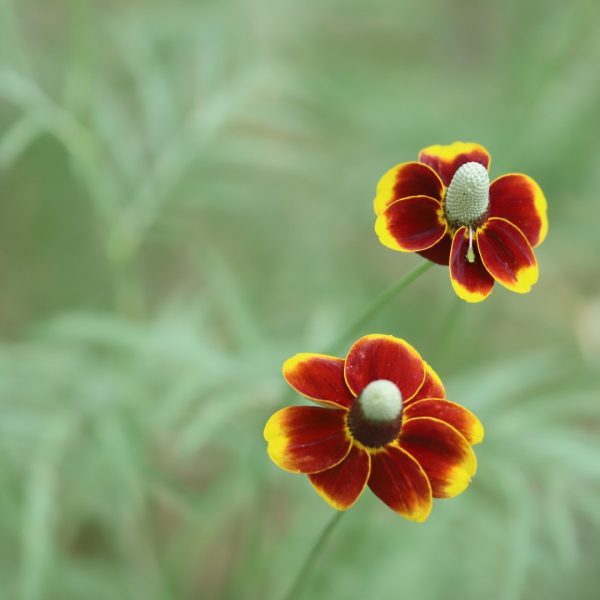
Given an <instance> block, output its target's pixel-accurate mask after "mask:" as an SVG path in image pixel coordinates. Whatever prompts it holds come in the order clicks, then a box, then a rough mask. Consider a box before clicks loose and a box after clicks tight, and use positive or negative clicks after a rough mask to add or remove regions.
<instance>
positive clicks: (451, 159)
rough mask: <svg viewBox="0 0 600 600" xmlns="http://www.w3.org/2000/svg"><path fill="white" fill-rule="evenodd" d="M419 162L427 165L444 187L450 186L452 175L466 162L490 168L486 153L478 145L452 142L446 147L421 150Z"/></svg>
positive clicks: (488, 157)
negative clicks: (439, 178)
mask: <svg viewBox="0 0 600 600" xmlns="http://www.w3.org/2000/svg"><path fill="white" fill-rule="evenodd" d="M419 160H420V161H421V162H422V163H425V164H426V165H429V166H430V167H431V168H432V169H433V170H434V171H435V172H436V173H437V174H438V175H439V176H440V177H441V178H442V181H443V182H444V185H445V186H448V185H450V182H451V181H452V177H454V173H456V170H457V169H458V168H459V167H462V165H464V164H465V163H468V162H478V163H481V164H482V165H483V166H484V167H485V168H486V169H489V166H490V155H489V153H488V151H487V150H486V149H485V148H484V147H483V146H480V145H479V144H473V143H467V142H454V143H453V144H449V145H447V146H443V145H439V144H437V145H435V146H429V147H427V148H423V150H421V152H419Z"/></svg>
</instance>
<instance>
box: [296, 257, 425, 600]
mask: <svg viewBox="0 0 600 600" xmlns="http://www.w3.org/2000/svg"><path fill="white" fill-rule="evenodd" d="M433 264H434V263H432V262H429V261H426V262H423V263H421V264H420V265H418V266H417V267H415V268H414V269H413V270H412V271H409V272H408V273H406V275H404V277H402V278H400V279H399V280H398V281H396V282H395V283H394V284H392V285H391V286H390V287H389V288H388V289H387V290H384V291H383V292H381V294H379V296H377V298H375V300H374V301H373V302H372V303H371V304H370V305H369V306H368V307H367V308H366V309H365V310H364V311H363V312H362V313H361V314H360V315H358V317H356V319H354V321H352V323H350V325H349V326H348V327H347V328H346V329H345V330H344V331H343V332H342V333H341V334H340V335H339V336H338V338H337V339H336V340H335V341H334V342H333V343H332V344H331V346H330V348H329V353H331V354H333V353H335V352H338V351H341V350H342V349H343V348H344V347H345V345H346V344H347V342H348V340H350V339H352V338H354V336H355V335H356V334H357V333H359V332H360V331H361V329H362V328H363V327H364V326H365V325H366V324H367V323H368V322H369V321H370V320H371V319H372V318H373V317H374V316H375V315H376V314H377V313H378V312H379V311H380V310H381V309H382V308H383V307H384V306H385V305H386V304H388V303H389V302H390V301H391V300H393V299H394V298H395V297H396V296H397V295H398V294H399V293H400V292H401V291H402V290H404V289H405V288H406V287H408V286H409V285H410V284H411V283H412V282H413V281H415V279H418V278H419V277H420V276H421V275H422V274H423V273H425V272H426V271H427V270H429V269H430V268H431V267H432V266H433ZM343 514H344V513H343V512H337V511H336V513H335V514H334V515H333V517H332V518H331V519H330V520H329V522H328V523H327V525H325V528H324V529H323V531H322V532H321V535H320V536H319V537H318V538H317V540H316V542H315V544H314V546H313V547H312V549H311V551H310V552H309V553H308V555H307V556H306V558H305V560H304V563H303V564H302V567H301V568H300V570H299V571H298V575H296V579H295V580H294V583H293V584H292V587H291V588H290V590H289V592H288V593H287V595H286V596H285V600H295V599H296V598H299V597H300V594H301V593H302V588H303V585H304V583H305V581H306V576H307V574H308V573H310V570H311V569H312V567H313V565H314V563H315V561H316V560H317V558H318V557H319V554H320V553H321V551H322V549H323V546H324V545H325V543H326V542H327V540H328V539H329V536H330V535H331V532H332V531H333V530H334V528H335V526H336V525H337V523H338V522H339V520H340V519H341V518H342V515H343Z"/></svg>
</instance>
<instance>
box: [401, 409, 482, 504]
mask: <svg viewBox="0 0 600 600" xmlns="http://www.w3.org/2000/svg"><path fill="white" fill-rule="evenodd" d="M398 443H399V445H400V447H401V448H403V449H404V450H406V451H407V452H408V453H409V454H410V455H411V456H412V457H414V459H415V460H416V461H417V462H418V463H419V464H420V465H421V467H422V468H423V470H424V471H425V473H426V474H427V477H428V478H429V481H430V483H431V490H432V492H433V497H434V498H452V497H453V496H458V494H460V493H461V492H463V491H464V490H465V489H466V488H467V486H468V485H469V482H470V481H471V477H472V476H473V475H474V474H475V471H476V470H477V460H476V458H475V453H474V452H473V449H472V448H471V444H469V442H467V440H466V439H465V438H464V437H463V436H462V435H461V434H460V433H459V432H458V431H457V430H456V429H454V427H452V426H450V425H448V424H447V423H444V422H443V421H440V420H439V419H432V418H430V417H417V418H415V419H409V420H408V421H405V422H404V424H403V425H402V430H401V431H400V437H399V438H398Z"/></svg>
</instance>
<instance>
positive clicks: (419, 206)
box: [375, 196, 447, 252]
mask: <svg viewBox="0 0 600 600" xmlns="http://www.w3.org/2000/svg"><path fill="white" fill-rule="evenodd" d="M446 228H447V225H446V221H445V219H444V210H443V208H442V205H441V204H440V203H439V202H438V201H437V200H434V199H433V198H428V197H427V196H412V197H410V198H403V199H401V200H396V202H394V203H393V204H390V205H389V206H388V207H387V208H386V209H385V210H384V211H383V212H382V213H381V214H380V215H379V216H378V217H377V221H376V222H375V233H377V236H378V237H379V241H380V242H381V243H382V244H383V245H384V246H387V247H388V248H391V249H392V250H399V251H401V252H416V251H418V250H424V249H426V248H429V247H431V246H433V245H434V244H436V243H437V242H439V241H440V240H441V239H442V237H444V234H445V233H446Z"/></svg>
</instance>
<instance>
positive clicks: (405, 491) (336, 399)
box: [264, 334, 483, 521]
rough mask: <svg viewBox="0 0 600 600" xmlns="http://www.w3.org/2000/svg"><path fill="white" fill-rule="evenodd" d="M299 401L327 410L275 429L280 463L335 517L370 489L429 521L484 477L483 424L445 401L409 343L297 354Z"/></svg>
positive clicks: (269, 437) (375, 340)
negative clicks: (340, 353)
mask: <svg viewBox="0 0 600 600" xmlns="http://www.w3.org/2000/svg"><path fill="white" fill-rule="evenodd" d="M283 376H284V377H285V379H286V381H287V382H288V383H289V385H291V386H292V387H293V388H294V389H295V390H296V391H297V392H299V393H300V394H302V395H303V396H305V397H306V398H308V399H309V400H312V401H313V402H316V403H317V404H318V405H320V406H289V407H287V408H283V409H281V410H279V411H277V412H276V413H275V414H274V415H272V416H271V418H270V419H269V420H268V422H267V424H266V426H265V430H264V437H265V440H266V441H267V443H268V448H267V451H268V453H269V456H270V457H271V459H272V460H273V462H274V463H275V464H276V465H277V466H279V467H281V468H282V469H285V470H286V471H291V472H292V473H304V474H307V475H308V478H309V480H310V482H311V483H312V485H313V486H314V488H315V490H316V491H317V492H318V493H319V494H320V495H321V496H322V497H323V498H324V499H325V500H326V501H327V502H328V503H329V504H330V505H331V506H332V507H333V508H335V509H337V510H347V509H348V508H350V507H351V506H352V505H353V504H354V503H355V502H356V500H357V499H358V497H359V496H360V494H361V493H362V491H363V489H364V488H365V486H366V485H368V486H369V487H370V488H371V490H372V491H373V493H374V494H375V495H376V496H378V497H379V498H380V499H381V500H383V502H385V503H386V504H387V505H388V506H389V507H390V508H392V509H393V510H395V511H396V512H398V513H399V514H401V515H402V516H404V517H406V518H407V519H410V520H413V521H424V520H425V519H426V518H427V517H428V516H429V513H430V511H431V506H432V498H450V497H453V496H457V495H458V494H460V493H461V492H463V491H464V490H465V489H466V488H467V486H468V485H469V482H470V481H471V477H472V476H473V475H474V474H475V471H476V469H477V461H476V458H475V454H474V452H473V449H472V448H471V445H472V444H476V443H478V442H480V441H481V440H482V439H483V427H482V425H481V423H480V421H479V419H478V418H477V417H476V416H475V415H474V414H473V413H471V412H470V411H469V410H467V409H466V408H463V407H462V406H460V405H458V404H455V403H453V402H450V401H449V400H446V398H445V392H444V386H443V384H442V382H441V380H440V378H439V377H438V376H437V375H436V373H435V372H434V371H433V369H432V368H431V367H430V366H429V365H428V364H427V363H425V362H424V361H423V359H422V358H421V356H420V355H419V353H418V352H417V351H416V350H415V349H414V348H413V347H412V346H410V345H409V344H408V343H407V342H405V341H404V340H401V339H399V338H396V337H393V336H391V335H379V334H374V335H367V336H365V337H363V338H361V339H359V340H358V341H357V342H355V343H354V345H353V346H352V347H351V348H350V351H349V352H348V355H347V356H346V359H343V358H337V357H335V356H327V355H324V354H309V353H305V354H297V355H296V356H293V357H292V358H290V359H288V360H287V361H286V362H285V363H284V365H283Z"/></svg>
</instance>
